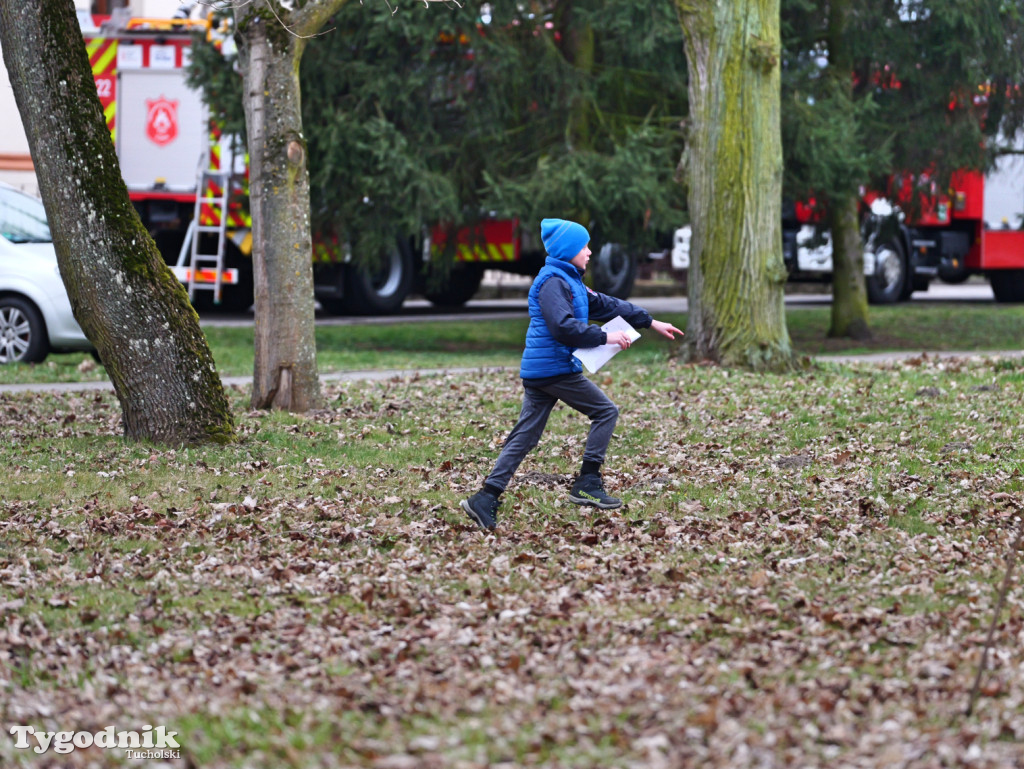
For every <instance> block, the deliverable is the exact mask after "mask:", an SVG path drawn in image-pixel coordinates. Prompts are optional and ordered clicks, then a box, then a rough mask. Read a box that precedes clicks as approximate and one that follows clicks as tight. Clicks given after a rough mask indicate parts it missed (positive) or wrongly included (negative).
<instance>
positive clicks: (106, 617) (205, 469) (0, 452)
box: [0, 308, 1024, 769]
mask: <svg viewBox="0 0 1024 769" xmlns="http://www.w3.org/2000/svg"><path fill="white" fill-rule="evenodd" d="M903 309H906V308H903ZM999 309H1000V310H1001V311H1002V310H1007V309H1014V308H999ZM794 315H796V316H797V317H799V318H800V320H798V321H797V322H796V323H794V326H793V328H794V329H797V328H801V326H800V325H799V324H800V323H802V322H803V317H804V316H800V315H799V313H794ZM878 316H879V317H881V316H882V314H881V313H878ZM459 325H465V324H459ZM475 325H481V324H475ZM486 325H487V326H488V330H487V333H488V334H493V335H494V336H490V337H488V338H489V339H490V340H491V341H490V343H492V344H493V345H495V346H500V344H502V342H501V341H500V340H501V339H502V338H507V339H508V340H509V342H508V343H509V344H511V340H512V338H513V336H512V332H510V331H509V330H508V329H507V328H506V327H507V326H509V325H510V324H508V323H507V322H506V323H493V324H486ZM389 329H390V334H391V336H392V337H394V336H396V335H398V333H399V332H398V331H397V330H396V329H394V328H393V327H388V328H387V329H381V328H379V327H374V328H373V329H371V330H372V331H373V333H374V334H378V336H376V337H375V341H374V344H380V345H383V344H386V343H387V340H388V338H389V334H388V330H389ZM350 330H352V329H335V330H331V331H330V332H329V334H334V333H339V332H341V331H345V332H348V331H350ZM364 330H365V327H357V328H356V329H355V331H358V332H359V333H363V331H364ZM420 330H421V331H422V329H420ZM230 331H231V333H232V334H235V333H237V330H230ZM431 331H432V333H430V334H428V335H426V338H428V339H430V340H432V341H431V342H430V344H431V345H432V346H434V347H438V348H442V347H444V345H445V344H447V342H443V341H439V340H440V339H443V338H445V335H446V334H449V333H450V334H452V335H453V336H452V337H449V341H450V340H451V339H454V338H456V337H455V336H454V335H456V334H457V333H465V329H458V328H451V329H450V328H447V327H445V328H443V329H431ZM434 331H436V333H433V332H434ZM218 333H219V332H218ZM401 333H402V334H405V333H407V332H406V331H402V332H401ZM506 334H508V336H507V337H505V336H504V335H506ZM216 338H218V337H216V335H214V336H211V341H213V340H214V339H216ZM331 338H333V337H331ZM243 341H244V339H243ZM364 342H366V340H365V339H364ZM366 343H367V344H369V343H368V342H366ZM339 344H340V341H339ZM400 344H405V345H406V347H411V346H413V345H412V343H411V342H409V341H406V342H400ZM232 345H234V346H238V342H237V340H236V342H233V343H232ZM645 348H646V350H645ZM668 349H669V347H668V345H667V344H662V343H661V342H659V341H657V340H655V339H645V340H644V342H643V343H642V344H639V345H637V346H636V347H635V348H633V349H632V350H630V352H629V354H628V355H623V356H619V357H618V358H616V359H615V360H614V361H613V362H612V363H611V364H609V366H608V368H607V369H606V370H602V372H601V376H600V378H599V379H600V383H601V386H602V387H603V388H604V389H605V390H606V391H607V392H608V393H609V395H610V396H611V397H612V398H613V400H615V402H616V403H617V404H619V406H620V408H621V417H620V423H619V427H618V428H617V430H616V435H615V438H614V439H613V441H612V444H611V447H610V450H609V456H608V461H607V463H606V468H605V478H606V481H607V484H608V487H609V491H610V492H611V493H612V494H615V495H616V496H622V497H623V498H624V499H625V502H626V504H625V506H624V507H623V508H621V509H619V510H610V511H598V510H594V509H591V508H580V507H576V506H574V505H571V504H570V503H568V502H567V501H566V499H565V491H566V488H567V485H568V483H569V482H570V478H571V475H572V474H573V473H574V472H575V471H576V469H577V468H578V464H579V459H580V455H581V453H582V451H583V446H584V442H585V433H586V423H585V420H582V419H581V418H579V417H578V416H577V415H575V414H574V413H572V412H571V411H569V410H568V409H565V408H557V409H556V410H555V411H554V413H553V414H552V417H551V420H550V422H549V426H548V431H547V433H546V434H545V436H544V438H543V440H542V441H541V443H540V445H539V446H538V447H537V449H536V450H535V451H534V452H533V453H532V454H531V455H530V456H529V457H528V458H527V460H526V461H525V462H524V464H523V466H522V467H521V468H520V472H519V474H518V476H517V478H516V481H515V482H514V483H513V485H512V486H511V487H510V488H509V490H508V492H507V493H506V494H505V496H504V498H503V503H502V507H501V510H500V512H499V520H500V526H499V530H498V533H497V534H496V535H494V536H487V535H482V534H481V533H480V532H479V531H477V530H476V529H474V528H473V527H472V526H471V525H469V523H468V521H467V519H466V517H465V515H464V514H463V513H462V512H461V510H460V509H459V508H458V501H459V500H460V499H462V498H463V497H464V496H465V495H467V494H469V493H471V492H472V491H474V490H475V489H476V488H478V487H479V484H480V482H481V481H482V480H483V478H484V477H485V476H486V474H487V473H488V471H489V470H490V468H491V466H492V463H493V461H494V459H495V457H496V455H497V451H498V449H499V446H500V442H501V440H502V439H503V438H504V436H505V435H506V433H507V431H508V429H509V428H510V427H511V425H512V423H513V421H514V419H515V417H516V414H517V413H518V409H519V405H520V397H521V385H520V383H519V381H518V378H517V374H516V372H515V371H514V370H510V371H503V372H486V373H484V372H478V373H474V374H466V375H459V376H446V377H421V378H408V379H403V378H395V379H393V380H390V381H383V382H352V383H327V384H326V385H325V387H324V395H325V408H324V409H323V410H319V411H317V412H316V413H314V414H310V415H294V414H287V413H282V412H272V413H262V412H255V411H251V410H250V409H249V408H248V405H247V397H246V395H247V394H246V392H245V389H244V388H231V389H230V390H229V397H230V398H231V400H232V405H233V408H234V412H235V415H236V419H237V422H238V426H239V431H238V432H239V440H238V441H237V442H236V443H234V444H232V445H230V446H217V447H213V446H210V447H198V448H189V449H173V450H172V449H166V448H162V447H156V446H145V445H138V444H131V443H127V442H125V441H124V439H123V438H122V437H121V426H120V422H119V419H118V407H117V403H116V401H115V399H114V397H113V395H112V394H111V393H109V392H102V393H98V394H94V393H89V394H87V395H82V394H75V393H70V394H60V395H33V394H2V395H0V431H2V434H3V439H2V440H0V464H2V465H3V466H4V468H5V483H4V486H3V491H2V502H0V613H2V619H3V624H2V628H3V629H2V630H0V633H2V634H3V636H2V639H3V640H2V642H0V721H3V723H5V724H20V723H29V724H31V725H33V726H34V727H36V728H39V729H43V728H45V729H48V730H51V731H53V730H74V729H90V730H91V729H94V728H100V727H102V726H105V725H106V724H108V723H111V724H116V725H117V726H118V728H120V729H138V728H140V727H141V726H142V725H143V724H146V723H150V724H163V725H166V726H167V728H168V729H170V730H176V731H178V732H179V736H180V740H181V743H182V745H183V748H184V751H185V753H186V755H187V756H188V757H189V758H190V759H191V761H192V763H193V765H195V766H199V767H203V769H222V768H223V769H227V768H229V767H232V768H234V767H246V769H249V768H250V767H251V768H253V769H262V768H263V767H266V768H267V769H270V768H271V767H273V768H274V769H279V768H288V767H303V768H305V767H319V766H329V767H334V766H360V767H362V766H365V767H374V766H380V765H381V764H383V765H385V766H387V765H395V766H401V765H406V764H408V765H414V761H420V762H421V763H422V765H424V766H432V765H437V766H460V765H465V766H485V765H496V764H500V763H506V764H508V765H512V766H527V765H537V766H547V767H561V766H579V767H602V768H603V767H628V766H643V765H652V764H656V763H658V762H660V761H662V759H664V761H665V762H666V763H667V764H668V765H677V766H687V765H707V766H715V765H726V766H728V765H735V762H736V761H737V760H738V759H737V756H739V755H741V754H742V755H744V756H747V757H749V756H752V755H756V756H759V757H760V758H758V760H759V761H760V762H761V763H764V764H765V765H769V764H778V765H782V764H792V765H801V766H817V765H823V764H824V763H826V759H827V760H828V762H830V763H831V764H834V765H836V766H847V765H849V766H860V765H863V766H872V765H876V764H877V761H878V760H879V756H887V755H890V753H886V752H885V751H888V750H892V751H896V752H898V753H899V755H902V756H911V757H913V756H918V757H920V759H919V760H918V759H915V758H909V759H906V760H902V759H900V760H899V761H897V762H896V763H900V765H902V766H907V767H911V768H912V769H924V767H927V766H930V763H929V761H930V760H931V758H932V757H933V756H935V755H938V754H942V755H950V756H957V755H961V754H962V753H963V751H964V750H965V747H964V735H965V734H969V735H971V744H972V745H974V746H976V747H975V748H973V750H975V751H978V752H979V753H978V757H977V760H976V761H975V763H977V764H978V765H979V766H981V765H984V766H1012V765H1013V761H1014V760H1016V757H1017V756H1018V755H1019V748H1020V742H1021V741H1022V740H1024V721H1022V717H1021V713H1020V707H1019V703H1020V702H1021V701H1024V682H1022V680H1021V677H1020V675H1019V670H1020V669H1021V666H1022V665H1024V653H1022V652H1021V650H1020V649H1019V644H1017V643H1016V641H1017V639H1018V637H1019V634H1020V632H1021V627H1022V619H1021V617H1022V615H1021V611H1022V606H1024V604H1022V600H1021V597H1020V587H1021V581H1020V577H1019V576H1018V578H1017V579H1016V580H1015V581H1014V583H1013V590H1011V594H1010V596H1009V604H1008V606H1007V609H1006V611H1005V613H1004V615H1003V617H1002V619H1001V622H1000V625H999V628H998V632H997V634H996V649H995V651H996V653H995V654H994V655H993V657H992V669H991V671H990V672H989V674H988V675H987V676H986V677H985V682H986V687H987V688H986V691H987V692H988V693H987V694H985V696H983V697H982V699H981V700H980V701H979V704H978V707H977V712H976V714H975V715H974V716H972V717H971V718H970V719H967V718H965V717H964V716H963V710H964V707H965V706H966V702H967V692H968V691H969V688H970V685H971V683H972V680H973V676H974V673H975V672H976V670H977V663H978V660H979V658H980V654H979V649H980V644H981V640H980V639H982V638H983V637H984V632H985V630H986V629H987V624H988V622H989V620H990V619H991V617H992V612H993V611H994V606H995V598H996V590H997V587H998V585H999V584H1000V583H1001V580H1002V578H1003V573H1004V568H1005V557H1006V554H1007V552H1008V548H1009V544H1010V541H1011V539H1012V535H1013V534H1014V531H1015V525H1016V524H1015V516H1016V515H1018V514H1019V509H1018V505H1019V504H1020V495H1021V492H1022V490H1024V475H1022V463H1024V450H1022V448H1021V438H1022V430H1024V427H1022V426H1024V410H1022V408H1021V403H1022V402H1024V361H1019V360H1012V359H1000V360H995V359H971V360H953V361H945V360H944V361H939V360H934V359H929V360H923V361H909V362H906V363H891V364H883V365H866V364H858V365H854V366H841V365H837V364H828V365H822V366H820V367H817V368H812V369H809V370H807V371H801V372H797V373H791V374H786V375H764V376H759V375H753V374H748V373H743V372H738V371H724V370H721V369H718V368H714V367H708V366H696V365H686V364H683V363H681V362H680V361H679V360H678V359H668V357H667V352H668ZM633 353H636V355H634V354H633ZM414 354H417V353H416V351H415V350H409V349H406V350H405V351H404V352H403V355H405V356H412V355H414ZM514 355H515V354H514V353H513V357H514ZM72 415H73V417H74V418H73V419H72V418H70V417H71V416H72ZM12 745H13V742H12V741H11V740H7V741H6V742H5V741H3V740H0V764H2V765H3V766H33V765H44V763H45V760H46V759H47V758H49V759H53V758H54V756H53V755H52V754H48V755H47V756H44V757H42V758H39V757H36V756H34V755H32V756H30V755H27V752H24V751H17V750H15V749H14V748H13V747H12ZM739 746H743V747H742V748H741V747H739ZM879 746H883V747H882V748H880V747H879ZM694 751H698V752H699V753H700V755H699V756H696V754H695V753H694ZM880 751H882V752H880ZM896 752H892V753H891V755H896ZM409 756H412V757H416V758H415V759H411V758H408V757H409ZM55 760H57V761H58V763H59V764H60V765H61V766H62V767H63V766H67V767H78V766H87V765H92V766H99V767H107V766H122V765H130V764H129V763H128V762H125V761H124V760H123V757H121V756H118V755H116V754H113V753H110V752H107V753H96V752H93V753H88V754H86V753H83V752H76V753H72V754H68V755H67V756H61V757H60V758H59V759H55ZM744 760H745V759H744ZM873 762H874V763H873Z"/></svg>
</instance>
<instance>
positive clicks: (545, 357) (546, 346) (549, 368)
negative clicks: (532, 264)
mask: <svg viewBox="0 0 1024 769" xmlns="http://www.w3.org/2000/svg"><path fill="white" fill-rule="evenodd" d="M556 276H557V277H559V278H562V279H564V280H565V281H566V282H567V283H568V284H569V287H570V288H571V289H572V312H573V315H574V316H575V318H576V320H579V321H583V322H584V323H586V322H587V321H588V320H589V317H590V300H589V299H588V298H587V287H586V286H585V285H583V278H582V276H581V275H580V271H579V270H577V269H576V267H575V266H573V265H571V264H569V262H563V261H561V260H560V259H554V258H552V257H550V256H549V257H548V258H547V259H546V260H545V261H544V266H543V267H541V269H540V272H539V273H537V277H536V279H535V280H534V281H533V285H532V286H530V295H529V301H530V327H529V328H528V329H527V330H526V349H525V350H523V364H522V368H521V369H520V370H519V376H521V377H522V378H523V379H544V378H545V377H550V376H559V375H560V374H576V373H579V372H580V371H582V370H583V364H582V363H581V362H580V360H579V358H574V357H573V356H572V353H573V348H571V347H566V346H565V345H564V344H560V343H559V342H557V341H555V338H554V337H553V336H551V332H550V331H548V326H547V324H546V323H545V322H544V315H543V314H542V313H541V311H540V301H539V300H538V298H537V296H538V294H539V293H540V289H541V286H543V285H544V284H545V283H547V282H548V281H549V280H550V279H551V278H554V277H556Z"/></svg>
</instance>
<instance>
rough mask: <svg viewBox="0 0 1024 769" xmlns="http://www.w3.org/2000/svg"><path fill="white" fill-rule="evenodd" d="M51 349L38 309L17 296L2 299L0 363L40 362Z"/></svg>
mask: <svg viewBox="0 0 1024 769" xmlns="http://www.w3.org/2000/svg"><path fill="white" fill-rule="evenodd" d="M49 352H50V342H49V340H48V339H47V338H46V324H45V323H43V316H42V315H40V314H39V310H37V309H36V307H35V305H34V304H32V303H31V302H29V301H26V300H24V299H21V298H19V297H16V296H6V297H3V298H0V363H39V362H40V361H42V360H43V359H45V358H46V355H47V353H49Z"/></svg>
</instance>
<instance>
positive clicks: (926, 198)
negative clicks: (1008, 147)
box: [783, 141, 1024, 304]
mask: <svg viewBox="0 0 1024 769" xmlns="http://www.w3.org/2000/svg"><path fill="white" fill-rule="evenodd" d="M1018 145H1020V146H1019V147H1018V149H1020V148H1024V144H1021V142H1019V141H1018ZM862 202H863V204H864V209H865V215H866V221H867V227H866V232H867V239H866V242H865V255H864V256H865V259H864V261H865V265H864V271H865V276H866V279H867V288H868V297H869V299H870V300H871V301H872V302H873V303H875V304H887V303H892V302H898V301H902V300H905V299H908V298H909V297H910V295H911V294H912V293H913V292H914V291H926V290H927V289H928V285H929V283H930V282H931V281H932V280H933V279H935V278H939V279H941V280H943V281H946V282H949V283H958V282H961V281H964V280H966V279H967V278H969V277H970V276H971V275H983V276H985V277H986V278H987V279H988V280H989V282H990V283H991V285H992V292H993V293H994V294H995V298H996V300H997V301H999V302H1024V229H1022V227H1024V157H1021V156H1020V155H1019V154H1007V155H1004V156H1002V157H1001V158H1000V159H999V160H998V161H997V163H996V165H995V167H994V168H993V169H992V170H991V171H989V172H988V173H987V174H982V173H979V172H975V171H960V172H957V173H955V174H953V176H952V179H951V181H950V184H949V188H948V189H945V190H940V189H938V186H937V184H936V183H935V181H934V180H932V179H931V178H929V176H928V175H927V174H899V175H895V176H893V177H892V179H891V180H890V184H889V189H888V190H885V191H874V190H868V191H866V192H865V193H864V194H863V196H862ZM787 213H788V216H786V217H785V221H784V224H783V253H784V256H785V261H786V266H787V268H788V270H789V274H790V279H791V280H795V281H806V280H822V279H824V280H827V279H828V278H829V276H830V274H831V270H832V249H831V244H830V243H829V242H828V240H827V238H824V239H823V238H821V237H820V234H819V233H816V232H815V227H814V219H815V214H814V211H813V208H812V207H809V206H803V205H795V206H793V207H791V208H790V209H789V211H788V212H787Z"/></svg>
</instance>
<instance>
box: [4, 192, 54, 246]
mask: <svg viewBox="0 0 1024 769" xmlns="http://www.w3.org/2000/svg"><path fill="white" fill-rule="evenodd" d="M0 235H3V236H4V237H5V238H7V239H8V240H9V241H11V242H12V243H49V242H50V241H51V240H53V238H52V237H51V235H50V227H49V225H47V223H46V209H44V208H43V204H42V202H41V201H39V200H37V199H36V198H33V197H29V196H28V195H25V194H24V193H21V192H18V191H17V190H12V189H7V188H4V187H0Z"/></svg>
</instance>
